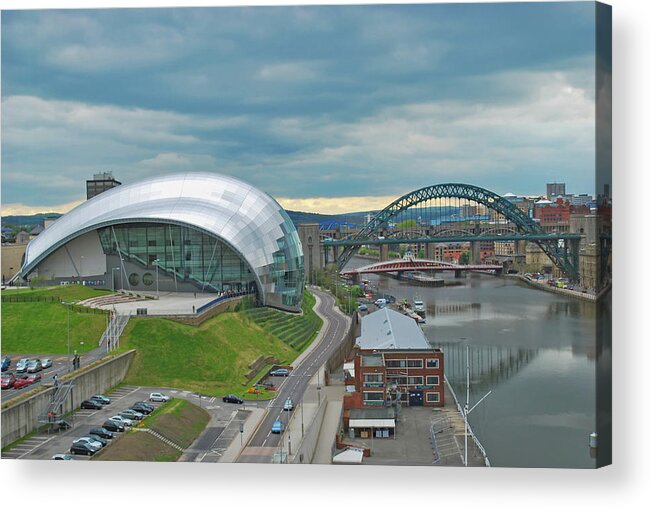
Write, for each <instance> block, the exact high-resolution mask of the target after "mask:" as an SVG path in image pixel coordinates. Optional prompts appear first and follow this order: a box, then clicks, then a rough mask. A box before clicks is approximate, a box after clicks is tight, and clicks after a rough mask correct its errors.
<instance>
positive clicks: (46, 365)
mask: <svg viewBox="0 0 651 508" xmlns="http://www.w3.org/2000/svg"><path fill="white" fill-rule="evenodd" d="M41 366H42V367H43V368H44V369H49V368H50V367H52V360H51V359H50V358H43V359H42V360H41Z"/></svg>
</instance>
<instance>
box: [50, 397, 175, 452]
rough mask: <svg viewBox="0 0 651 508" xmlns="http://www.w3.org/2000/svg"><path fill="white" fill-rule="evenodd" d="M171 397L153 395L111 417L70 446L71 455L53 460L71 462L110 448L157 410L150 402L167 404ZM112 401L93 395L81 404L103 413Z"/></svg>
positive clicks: (83, 407)
mask: <svg viewBox="0 0 651 508" xmlns="http://www.w3.org/2000/svg"><path fill="white" fill-rule="evenodd" d="M168 400H170V397H169V396H167V395H165V394H162V393H158V392H156V393H151V394H150V396H149V401H148V402H145V401H139V402H134V403H133V404H132V405H131V407H130V408H128V409H125V410H122V411H119V412H118V413H117V414H115V415H113V416H111V417H109V418H107V419H106V421H105V422H104V423H103V424H102V425H101V426H97V427H93V428H91V429H90V430H89V431H88V432H87V435H85V436H82V437H79V438H76V439H75V440H74V441H73V442H72V444H71V445H70V452H69V453H57V454H55V455H54V456H53V457H52V458H53V459H54V460H70V459H72V458H73V456H74V455H88V456H91V455H95V453H97V452H98V451H99V450H101V449H102V448H104V447H105V446H108V444H109V443H111V442H112V440H113V439H114V438H115V437H116V436H117V435H118V433H120V432H125V430H126V429H127V428H129V427H131V426H133V425H134V424H135V423H137V422H139V421H141V420H143V419H144V418H145V417H146V416H148V415H150V414H151V413H152V412H154V410H155V409H156V406H154V405H153V404H150V402H163V403H164V402H167V401H168ZM110 404H111V400H110V398H109V397H106V396H105V395H93V396H92V397H90V398H89V399H87V400H84V401H83V402H82V403H81V408H82V409H91V410H95V411H101V410H103V409H104V407H106V406H109V405H110Z"/></svg>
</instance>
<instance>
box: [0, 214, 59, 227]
mask: <svg viewBox="0 0 651 508" xmlns="http://www.w3.org/2000/svg"><path fill="white" fill-rule="evenodd" d="M61 215H62V214H60V213H37V214H36V215H7V216H6V217H2V227H7V226H37V225H38V224H42V223H43V219H45V218H46V217H56V218H58V217H61Z"/></svg>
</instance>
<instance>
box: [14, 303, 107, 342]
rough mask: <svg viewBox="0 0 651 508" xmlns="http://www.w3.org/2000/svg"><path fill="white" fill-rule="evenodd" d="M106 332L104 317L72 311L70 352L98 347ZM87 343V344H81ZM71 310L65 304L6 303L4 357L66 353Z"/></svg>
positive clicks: (102, 315)
mask: <svg viewBox="0 0 651 508" xmlns="http://www.w3.org/2000/svg"><path fill="white" fill-rule="evenodd" d="M105 329H106V316H105V315H104V314H86V313H79V312H74V311H70V351H71V352H72V351H74V350H77V352H79V353H84V352H86V351H90V350H91V349H94V348H96V347H97V344H98V342H99V339H100V337H101V336H102V334H103V333H104V330H105ZM81 342H83V344H81ZM67 351H68V310H67V308H66V306H65V305H63V304H61V303H50V302H25V303H7V302H3V303H2V353H3V354H65V353H67Z"/></svg>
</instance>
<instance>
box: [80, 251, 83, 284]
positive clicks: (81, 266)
mask: <svg viewBox="0 0 651 508" xmlns="http://www.w3.org/2000/svg"><path fill="white" fill-rule="evenodd" d="M83 278H84V256H81V257H80V258H79V280H80V281H81V279H83Z"/></svg>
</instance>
